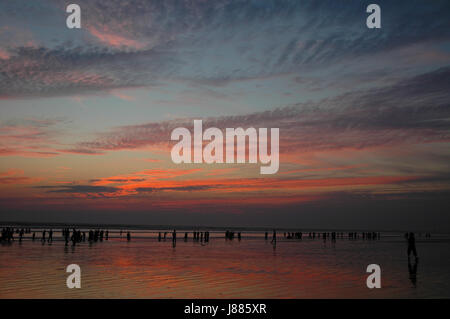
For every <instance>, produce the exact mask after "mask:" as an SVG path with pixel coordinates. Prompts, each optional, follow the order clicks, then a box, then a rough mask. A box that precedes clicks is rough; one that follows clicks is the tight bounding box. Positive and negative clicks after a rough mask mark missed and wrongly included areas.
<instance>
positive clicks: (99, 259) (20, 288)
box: [0, 231, 450, 298]
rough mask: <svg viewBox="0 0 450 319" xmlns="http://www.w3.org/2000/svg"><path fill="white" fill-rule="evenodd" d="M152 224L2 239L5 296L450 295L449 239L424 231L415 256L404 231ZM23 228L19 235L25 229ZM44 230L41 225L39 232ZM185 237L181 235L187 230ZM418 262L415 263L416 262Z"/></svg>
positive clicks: (0, 292)
mask: <svg viewBox="0 0 450 319" xmlns="http://www.w3.org/2000/svg"><path fill="white" fill-rule="evenodd" d="M183 235H184V234H183V232H182V231H180V232H178V241H177V243H176V247H173V245H172V241H171V239H170V233H168V239H167V240H166V241H164V240H163V241H161V242H159V241H158V240H157V238H156V236H157V234H155V233H154V232H152V231H134V232H132V240H131V241H130V242H128V241H127V240H126V237H125V234H124V235H123V236H122V238H121V237H120V236H119V233H118V232H111V231H110V238H109V240H108V241H106V240H103V242H96V243H93V244H89V243H87V242H85V243H80V244H77V245H76V246H75V247H73V246H72V245H69V246H65V245H64V242H63V241H62V238H61V235H60V233H59V232H55V234H54V238H55V240H54V241H53V243H51V244H48V243H42V242H41V241H40V240H39V239H37V240H36V241H34V242H33V241H31V240H30V238H29V236H30V235H29V234H27V235H26V236H27V238H25V239H24V240H23V241H22V242H21V243H19V242H18V240H17V239H16V240H15V241H14V242H13V243H11V244H1V245H0V298H449V297H450V238H449V237H448V236H446V235H440V236H439V235H434V234H433V236H432V237H431V238H424V237H418V236H417V235H416V236H417V250H418V253H419V256H420V259H419V262H418V263H417V265H415V263H414V260H413V259H412V262H411V264H410V265H408V259H407V257H406V243H405V240H404V238H403V236H402V234H392V233H391V234H382V236H381V239H380V240H362V239H359V240H349V239H337V240H336V242H335V243H333V242H331V241H330V240H327V241H326V242H324V241H323V240H322V239H317V238H316V239H308V238H305V236H304V238H303V240H301V241H300V240H288V239H284V238H283V235H282V234H279V235H278V241H277V244H276V246H274V245H272V244H271V243H270V237H271V236H270V234H269V240H268V241H266V240H264V234H263V233H262V232H252V233H250V232H246V233H243V234H242V240H241V241H239V240H237V239H234V240H233V241H229V240H228V241H227V240H225V239H224V238H223V232H220V233H212V234H211V238H210V241H209V242H208V243H200V242H194V241H193V240H192V234H189V237H190V238H189V240H188V241H187V242H185V241H184V240H183V238H182V237H183ZM17 237H18V236H17V235H16V238H17ZM37 237H40V233H37ZM180 237H181V238H180ZM69 264H78V265H79V266H80V267H81V278H82V279H81V285H82V287H81V289H68V288H67V287H66V278H67V276H68V275H69V274H68V273H66V272H65V269H66V267H67V265H69ZM369 264H379V265H380V266H381V272H382V273H381V285H382V288H381V289H368V288H367V286H366V278H367V276H368V274H367V273H366V267H367V265H369ZM415 268H416V269H415Z"/></svg>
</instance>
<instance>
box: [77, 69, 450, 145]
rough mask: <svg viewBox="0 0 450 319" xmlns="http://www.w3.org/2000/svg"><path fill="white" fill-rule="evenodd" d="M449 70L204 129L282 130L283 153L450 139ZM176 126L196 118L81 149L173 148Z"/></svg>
mask: <svg viewBox="0 0 450 319" xmlns="http://www.w3.org/2000/svg"><path fill="white" fill-rule="evenodd" d="M448 87H450V67H443V68H440V69H437V70H434V71H432V72H429V73H425V74H422V75H418V76H415V77H411V78H409V79H406V80H402V81H399V82H398V83H396V84H394V85H391V86H385V87H382V88H378V89H372V90H359V91H354V92H348V93H345V94H342V95H339V96H336V97H333V98H327V99H323V100H320V101H318V102H308V103H298V104H295V105H291V106H286V107H280V108H276V109H273V110H270V111H265V112H257V113H252V114H247V115H239V116H223V117H216V118H205V119H203V121H204V123H203V127H204V128H206V127H218V128H220V129H225V128H227V127H234V128H236V127H243V128H247V127H256V128H258V127H278V128H279V129H280V151H281V152H284V153H292V152H305V151H314V150H316V151H317V150H334V149H343V148H353V149H364V148H369V147H377V146H385V145H396V144H402V143H412V144H414V143H430V142H447V141H449V140H450V120H449V119H450V105H449V101H450V91H449V90H448ZM176 127H186V128H188V129H190V130H191V131H192V127H193V119H179V120H170V121H164V122H159V123H147V124H141V125H130V126H122V127H118V128H115V129H113V130H111V131H109V132H104V133H100V134H99V135H98V138H97V139H94V140H92V141H85V142H80V143H79V144H78V145H77V147H79V148H82V149H86V150H93V151H96V152H105V151H114V150H124V149H139V148H142V147H148V146H156V147H162V148H168V147H169V145H170V134H171V132H172V130H173V129H175V128H176Z"/></svg>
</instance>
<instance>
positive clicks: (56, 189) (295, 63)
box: [0, 0, 450, 231]
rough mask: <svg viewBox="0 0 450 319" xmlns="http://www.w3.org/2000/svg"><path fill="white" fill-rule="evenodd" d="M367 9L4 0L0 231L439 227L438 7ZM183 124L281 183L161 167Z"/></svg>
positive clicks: (444, 159)
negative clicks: (73, 13)
mask: <svg viewBox="0 0 450 319" xmlns="http://www.w3.org/2000/svg"><path fill="white" fill-rule="evenodd" d="M69 3H76V4H78V5H79V6H80V8H81V28H80V29H69V28H67V27H66V18H67V16H68V15H69V14H68V13H66V6H67V5H68V4H69ZM370 3H373V1H363V0H349V1H334V0H333V1H325V0H321V1H304V0H301V1H300V0H299V1H285V0H276V1H268V0H257V1H256V0H255V1H249V0H240V1H237V0H223V1H222V0H214V1H211V0H209V1H205V0H197V1H196V0H190V1H187V0H186V1H175V0H171V1H143V0H123V1H122V0H120V1H119V0H108V1H103V0H102V1H99V0H74V1H72V2H66V1H56V0H36V1H22V0H15V1H6V0H0V221H19V222H43V223H44V222H67V223H104V224H116V223H122V224H141V225H144V224H145V225H163V224H164V225H166V224H170V225H194V226H195V225H203V226H205V225H211V226H259V227H295V228H305V229H306V228H330V229H331V228H337V229H355V228H358V229H386V230H389V229H392V230H431V231H450V210H449V208H450V200H449V199H450V196H449V195H450V164H449V163H450V147H449V146H450V144H449V142H450V2H448V1H445V0H443V1H439V0H436V1H377V2H376V3H377V4H378V5H379V6H380V8H381V28H380V29H369V28H367V26H366V19H367V16H368V15H369V14H368V13H366V7H367V6H368V5H369V4H370ZM194 119H201V120H203V127H204V128H205V129H206V128H207V127H217V128H220V129H223V130H224V129H225V128H229V127H231V128H238V127H243V128H244V129H246V128H249V127H255V128H273V127H276V128H279V130H280V141H279V145H280V168H279V171H278V172H277V173H276V174H273V175H261V174H260V171H259V168H260V166H261V164H260V163H258V164H248V163H246V164H217V163H214V164H175V163H173V162H172V159H171V156H170V151H171V148H172V147H173V145H174V143H173V142H171V140H170V135H171V132H172V130H173V129H174V128H176V127H186V128H189V129H192V127H193V120H194Z"/></svg>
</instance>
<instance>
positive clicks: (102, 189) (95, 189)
mask: <svg viewBox="0 0 450 319" xmlns="http://www.w3.org/2000/svg"><path fill="white" fill-rule="evenodd" d="M34 188H38V189H46V190H48V191H47V192H49V193H76V194H104V193H114V192H117V191H118V190H119V189H118V188H116V187H111V186H94V185H56V186H45V185H44V186H35V187H34Z"/></svg>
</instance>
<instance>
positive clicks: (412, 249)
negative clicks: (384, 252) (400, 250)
mask: <svg viewBox="0 0 450 319" xmlns="http://www.w3.org/2000/svg"><path fill="white" fill-rule="evenodd" d="M411 253H412V254H413V255H414V257H415V258H416V259H417V258H418V257H417V250H416V238H415V237H414V233H409V235H408V259H409V256H410V255H411Z"/></svg>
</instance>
